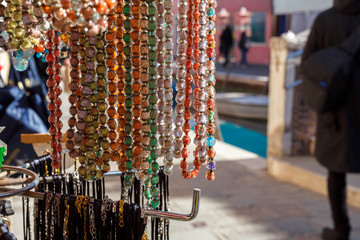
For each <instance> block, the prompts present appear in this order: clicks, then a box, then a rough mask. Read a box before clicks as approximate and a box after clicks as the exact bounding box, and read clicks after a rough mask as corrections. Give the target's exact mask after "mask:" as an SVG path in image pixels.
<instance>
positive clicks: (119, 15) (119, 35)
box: [116, 0, 126, 172]
mask: <svg viewBox="0 0 360 240" xmlns="http://www.w3.org/2000/svg"><path fill="white" fill-rule="evenodd" d="M123 10H124V1H123V0H118V1H117V6H116V42H117V43H116V50H117V57H116V61H117V65H118V69H117V71H116V73H117V78H118V82H117V87H118V109H117V112H118V119H117V120H118V126H117V132H118V134H119V135H118V140H117V142H118V145H119V148H120V159H119V161H118V169H119V171H121V172H125V171H126V168H125V163H126V156H125V154H124V153H125V150H126V145H125V137H126V133H125V125H126V120H125V117H124V116H125V111H126V109H125V98H126V97H125V92H124V89H125V69H124V63H125V54H124V51H125V42H124V40H123V38H124V32H125V29H124V20H125V16H124V13H123Z"/></svg>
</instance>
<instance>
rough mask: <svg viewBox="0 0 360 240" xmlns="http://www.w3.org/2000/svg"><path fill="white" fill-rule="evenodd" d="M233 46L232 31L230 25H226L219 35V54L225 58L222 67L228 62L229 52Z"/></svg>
mask: <svg viewBox="0 0 360 240" xmlns="http://www.w3.org/2000/svg"><path fill="white" fill-rule="evenodd" d="M233 44H234V38H233V30H232V27H231V25H230V24H228V25H226V28H225V29H224V31H223V32H222V33H221V35H220V52H221V54H222V55H223V56H224V58H225V62H224V67H226V66H227V65H228V63H229V62H230V50H231V48H232V46H233Z"/></svg>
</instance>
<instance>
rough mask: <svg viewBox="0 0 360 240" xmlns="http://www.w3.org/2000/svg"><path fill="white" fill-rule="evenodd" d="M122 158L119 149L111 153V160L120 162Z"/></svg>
mask: <svg viewBox="0 0 360 240" xmlns="http://www.w3.org/2000/svg"><path fill="white" fill-rule="evenodd" d="M119 160H120V154H119V152H118V151H114V152H112V153H111V161H113V162H118V161H119Z"/></svg>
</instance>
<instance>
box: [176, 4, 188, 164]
mask: <svg viewBox="0 0 360 240" xmlns="http://www.w3.org/2000/svg"><path fill="white" fill-rule="evenodd" d="M187 12H188V8H187V2H186V0H181V1H178V34H177V59H176V67H177V71H176V78H177V83H176V91H177V94H176V103H177V104H176V107H175V113H176V117H175V129H174V137H175V144H174V156H175V157H176V158H181V150H182V146H183V142H182V136H183V131H182V129H181V128H182V125H183V124H184V112H185V106H184V102H185V96H187V95H186V94H185V89H186V82H185V79H186V77H187V69H188V68H187V67H185V65H187V64H188V63H187V54H186V51H187V43H186V40H187V17H186V14H187ZM189 64H191V62H190V63H189ZM189 87H190V90H191V85H190V83H189ZM185 152H186V150H185ZM181 164H182V165H186V162H184V161H182V163H181ZM186 168H187V166H183V167H181V169H186Z"/></svg>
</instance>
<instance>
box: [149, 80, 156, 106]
mask: <svg viewBox="0 0 360 240" xmlns="http://www.w3.org/2000/svg"><path fill="white" fill-rule="evenodd" d="M149 88H150V91H152V93H155V92H154V91H153V90H154V89H156V88H157V86H156V82H155V81H149ZM155 97H156V95H155ZM153 100H155V103H156V102H157V99H153ZM149 101H151V99H149ZM150 103H151V102H150Z"/></svg>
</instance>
